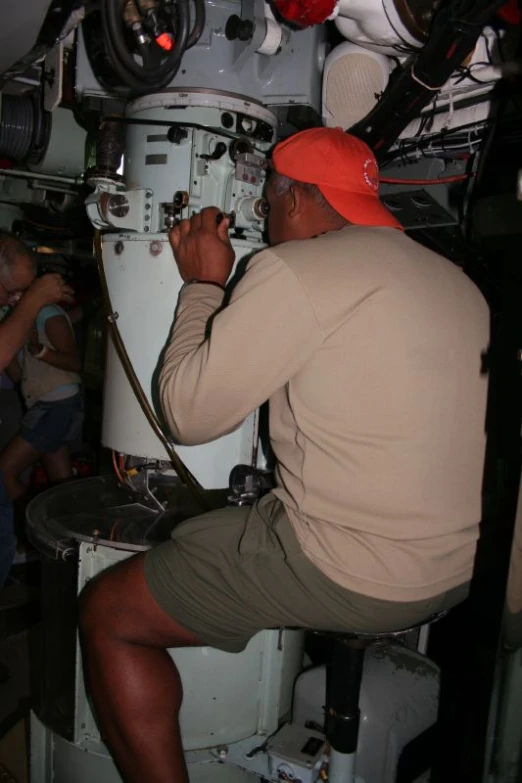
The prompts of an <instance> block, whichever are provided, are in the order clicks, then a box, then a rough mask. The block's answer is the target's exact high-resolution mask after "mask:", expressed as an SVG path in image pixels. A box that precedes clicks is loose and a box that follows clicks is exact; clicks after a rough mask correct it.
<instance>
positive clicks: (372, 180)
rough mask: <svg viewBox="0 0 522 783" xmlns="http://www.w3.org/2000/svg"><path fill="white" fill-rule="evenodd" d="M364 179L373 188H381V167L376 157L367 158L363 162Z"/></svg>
mask: <svg viewBox="0 0 522 783" xmlns="http://www.w3.org/2000/svg"><path fill="white" fill-rule="evenodd" d="M363 177H364V181H365V182H366V184H367V185H368V187H370V188H371V189H372V190H379V169H378V168H377V163H376V162H375V158H366V160H365V161H364V163H363Z"/></svg>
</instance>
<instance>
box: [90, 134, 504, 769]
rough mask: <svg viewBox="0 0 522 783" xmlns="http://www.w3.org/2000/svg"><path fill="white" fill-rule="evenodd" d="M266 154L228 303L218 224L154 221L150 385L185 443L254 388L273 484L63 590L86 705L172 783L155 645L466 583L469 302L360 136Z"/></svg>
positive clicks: (409, 607) (229, 417) (409, 608)
mask: <svg viewBox="0 0 522 783" xmlns="http://www.w3.org/2000/svg"><path fill="white" fill-rule="evenodd" d="M272 163H273V172H272V174H271V175H270V178H269V182H268V185H267V198H268V201H269V204H270V215H269V225H268V228H269V236H270V242H271V245H272V247H271V248H270V249H267V250H263V251H262V252H260V253H258V254H257V255H256V256H255V257H254V258H253V259H251V261H250V262H249V265H248V268H247V272H246V274H245V275H244V277H243V278H242V280H241V281H240V282H239V283H238V285H237V286H236V288H235V289H234V291H233V292H232V295H231V298H230V302H229V304H228V305H227V306H226V307H223V298H224V287H225V284H226V282H227V280H228V277H229V275H230V272H231V269H232V265H233V262H234V251H233V249H232V246H231V244H230V240H229V236H228V230H227V228H228V225H227V220H226V219H223V220H221V222H219V220H217V219H216V218H217V217H218V215H219V212H218V210H217V209H214V208H209V209H204V210H203V211H202V212H201V213H200V214H198V215H195V216H194V217H193V218H191V219H190V220H184V221H182V222H181V223H180V225H179V226H177V227H176V228H174V229H173V230H172V232H171V236H170V239H171V244H172V248H173V251H174V255H175V259H176V262H177V264H178V267H179V270H180V273H181V276H182V278H183V279H184V280H185V281H186V285H185V286H184V287H183V289H182V291H181V293H180V297H179V303H178V309H177V313H176V319H175V322H174V328H173V331H172V334H171V337H170V341H169V344H168V346H167V350H166V353H165V357H164V360H163V367H162V372H161V380H160V391H161V399H162V405H163V410H164V413H165V416H166V418H167V421H168V423H169V425H170V428H171V430H172V433H173V434H174V436H175V437H176V439H177V440H178V441H179V442H180V443H184V444H189V445H191V444H198V443H205V442H207V441H210V440H213V439H215V438H218V437H220V436H222V435H224V434H226V433H228V432H231V431H232V430H234V429H235V428H236V427H237V426H238V425H239V424H240V423H241V422H242V421H243V420H244V419H245V417H246V416H248V415H249V414H250V413H252V412H253V411H254V410H255V409H256V408H257V407H258V406H259V405H261V404H262V403H263V402H265V401H266V400H269V403H270V437H271V444H272V448H273V451H274V454H275V457H276V460H277V468H276V481H277V486H276V488H275V489H274V490H273V492H270V493H268V494H267V495H265V496H264V497H263V498H262V499H261V500H259V501H258V502H256V503H255V504H254V506H253V507H252V508H250V509H246V508H226V509H221V510H220V511H218V512H213V513H209V514H207V515H204V516H202V517H199V518H198V519H197V520H190V521H188V522H186V523H184V525H182V526H181V527H180V528H177V529H176V530H174V532H173V537H172V540H171V541H169V542H167V543H165V544H163V545H161V546H159V547H157V548H155V549H153V550H152V551H150V552H148V553H147V554H146V555H138V556H137V557H136V558H134V559H132V560H127V561H125V562H124V563H122V564H121V565H119V566H118V568H115V569H113V570H111V571H110V572H108V573H106V574H104V576H103V577H102V578H101V579H100V580H99V581H98V582H97V583H95V584H93V585H92V587H91V588H90V589H89V590H88V591H87V592H86V593H85V594H84V598H83V608H82V628H83V635H84V641H85V649H86V652H87V666H88V671H89V674H90V678H91V684H92V690H93V696H94V700H95V705H96V710H97V714H98V716H99V717H100V719H101V721H102V724H103V727H104V732H105V737H106V739H107V741H108V743H109V745H110V747H111V749H112V752H113V753H114V755H115V757H116V759H117V761H118V764H119V767H120V770H121V771H122V774H123V775H124V778H125V780H126V781H129V782H133V781H135V783H141V781H143V780H154V781H155V783H172V781H174V780H175V781H177V783H186V781H188V777H187V771H186V768H185V765H184V761H183V753H182V745H181V738H180V733H179V725H178V722H177V714H178V711H179V707H180V703H181V685H180V682H179V677H178V675H177V672H176V670H175V668H174V664H173V663H172V661H171V659H170V657H169V656H168V655H166V654H165V652H164V651H165V648H169V647H180V646H188V645H212V646H215V647H218V648H220V649H222V650H225V651H228V652H240V651H241V650H243V649H244V647H245V645H246V644H247V642H248V640H249V639H250V638H251V637H252V636H253V635H254V634H255V633H256V632H258V631H259V630H261V629H263V628H274V627H282V626H301V627H305V628H316V629H335V630H346V631H361V632H383V631H392V630H398V629H401V628H405V627H408V626H410V625H412V624H415V623H418V622H421V621H423V620H425V619H426V618H427V617H429V616H430V615H431V614H433V613H435V612H438V611H440V610H443V609H447V608H449V607H451V606H453V605H454V604H456V603H458V602H459V601H461V600H463V599H464V598H465V596H466V595H467V591H468V584H469V581H470V578H471V573H472V567H473V559H474V553H475V547H476V541H477V537H478V530H479V527H478V525H479V520H480V513H481V483H482V468H483V460H484V450H485V435H484V422H485V409H486V391H487V379H486V377H485V376H484V374H483V373H482V370H481V359H482V355H483V354H484V352H485V351H486V350H487V348H488V340H489V317H488V309H487V306H486V303H485V302H484V300H483V298H482V296H481V295H480V293H479V292H478V290H477V289H476V288H475V286H474V285H473V284H472V283H471V281H470V280H469V279H468V278H467V277H466V276H465V275H464V274H463V272H462V271H461V270H460V269H458V268H457V267H455V266H454V265H453V264H452V263H450V262H449V261H447V260H446V259H444V258H442V257H440V256H438V255H436V254H435V253H433V252H431V251H430V250H427V249H426V248H424V247H423V246H421V245H419V244H417V243H416V242H414V241H413V240H412V239H410V238H409V237H407V236H406V234H405V233H404V231H403V230H402V229H401V226H400V225H399V223H398V222H397V221H396V220H395V218H394V217H393V215H391V213H390V212H389V211H388V210H387V209H386V208H385V207H384V206H383V205H382V204H381V202H380V201H379V196H378V169H377V164H376V162H375V158H374V156H373V154H372V153H371V151H370V150H369V149H368V147H366V145H365V144H363V143H362V142H361V141H360V140H358V139H356V138H354V137H352V136H349V135H347V134H345V133H343V132H342V131H341V130H339V129H326V128H317V129H312V130H308V131H304V132H302V133H298V134H296V135H295V136H292V137H291V138H289V139H287V140H286V141H284V142H283V143H282V144H279V145H278V146H277V147H276V148H275V151H274V153H273V158H272ZM211 317H212V327H211V335H210V336H208V335H207V333H206V329H207V324H208V322H209V319H210V318H211ZM144 726H146V727H147V730H146V731H144V730H143V727H144Z"/></svg>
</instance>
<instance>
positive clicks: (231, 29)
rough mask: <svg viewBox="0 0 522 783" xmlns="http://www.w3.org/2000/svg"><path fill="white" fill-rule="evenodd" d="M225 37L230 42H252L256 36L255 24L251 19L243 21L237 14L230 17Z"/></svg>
mask: <svg viewBox="0 0 522 783" xmlns="http://www.w3.org/2000/svg"><path fill="white" fill-rule="evenodd" d="M225 35H226V37H227V39H228V40H229V41H235V40H236V39H237V40H238V41H251V40H252V37H253V35H254V23H253V22H251V21H250V19H241V17H240V16H237V14H233V15H232V16H229V17H228V20H227V23H226V26H225Z"/></svg>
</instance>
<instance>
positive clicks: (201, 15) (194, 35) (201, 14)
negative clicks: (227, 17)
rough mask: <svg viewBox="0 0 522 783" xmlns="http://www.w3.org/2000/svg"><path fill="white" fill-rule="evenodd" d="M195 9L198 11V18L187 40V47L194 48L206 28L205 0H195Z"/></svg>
mask: <svg viewBox="0 0 522 783" xmlns="http://www.w3.org/2000/svg"><path fill="white" fill-rule="evenodd" d="M194 9H195V12H196V19H195V21H194V27H193V28H192V30H191V31H190V35H189V37H188V41H187V49H192V47H193V46H195V45H196V44H197V42H198V41H199V39H200V38H201V34H202V33H203V30H204V29H205V18H206V11H205V0H194Z"/></svg>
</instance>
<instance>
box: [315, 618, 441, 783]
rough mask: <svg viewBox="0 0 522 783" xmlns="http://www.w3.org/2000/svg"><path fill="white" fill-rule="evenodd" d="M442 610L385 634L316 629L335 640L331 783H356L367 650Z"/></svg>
mask: <svg viewBox="0 0 522 783" xmlns="http://www.w3.org/2000/svg"><path fill="white" fill-rule="evenodd" d="M446 614H447V611H444V612H439V613H438V614H435V615H432V616H431V617H428V618H427V619H426V620H424V621H423V622H422V623H418V624H417V625H413V626H411V627H410V628H404V629H402V630H400V631H393V632H386V633H372V634H366V633H338V632H336V631H314V633H316V634H317V635H318V636H322V637H326V638H329V639H332V640H333V653H332V660H331V662H330V664H329V665H328V667H327V669H328V678H327V690H326V726H325V728H326V738H327V741H328V744H329V745H330V762H329V765H328V783H356V776H355V760H356V755H357V738H358V734H359V719H360V710H359V692H360V689H361V679H362V673H363V664H364V653H365V651H366V649H367V648H368V647H371V645H373V644H376V643H377V642H384V641H389V640H392V639H395V638H397V637H398V636H403V635H404V634H406V633H408V632H410V631H415V630H417V629H419V628H423V627H424V626H427V625H431V624H432V623H434V622H436V621H437V620H440V619H441V618H442V617H444V616H445V615H446Z"/></svg>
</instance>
